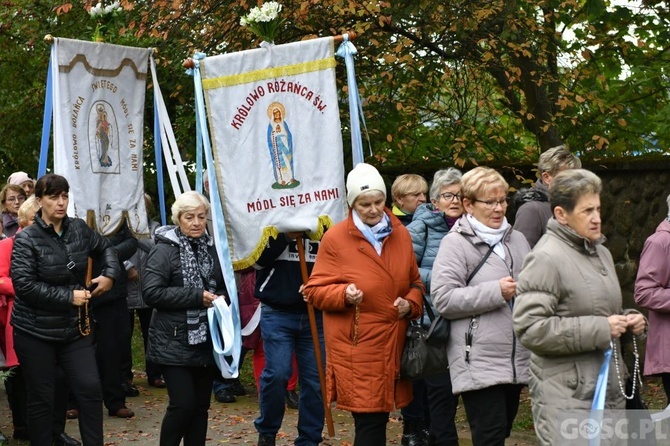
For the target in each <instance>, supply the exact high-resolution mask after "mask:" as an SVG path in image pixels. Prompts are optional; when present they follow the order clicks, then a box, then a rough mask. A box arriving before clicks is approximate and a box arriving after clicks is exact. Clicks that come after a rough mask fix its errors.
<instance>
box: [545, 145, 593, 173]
mask: <svg viewBox="0 0 670 446" xmlns="http://www.w3.org/2000/svg"><path fill="white" fill-rule="evenodd" d="M581 167H582V162H581V160H580V159H579V158H577V157H576V156H575V155H573V154H572V153H571V152H570V151H569V150H568V149H567V148H566V147H565V146H556V147H552V148H551V149H549V150H547V151H546V152H544V153H543V154H542V155H540V159H539V160H538V161H537V170H538V171H539V172H540V175H542V173H543V172H547V173H548V174H549V175H551V176H552V177H553V176H556V175H558V173H559V172H560V171H562V170H565V169H581Z"/></svg>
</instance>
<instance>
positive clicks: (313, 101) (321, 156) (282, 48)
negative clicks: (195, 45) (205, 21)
mask: <svg viewBox="0 0 670 446" xmlns="http://www.w3.org/2000/svg"><path fill="white" fill-rule="evenodd" d="M335 65H336V62H335V58H334V41H333V38H332V37H327V38H321V39H314V40H307V41H302V42H296V43H289V44H285V45H273V44H268V43H263V44H262V45H261V48H258V49H254V50H249V51H242V52H238V53H232V54H224V55H219V56H213V57H207V58H204V59H202V60H201V61H200V72H201V76H202V88H203V91H204V96H205V103H206V106H207V115H208V122H209V129H210V133H211V136H210V137H211V141H212V151H213V154H214V162H215V170H216V178H217V183H218V185H219V192H220V195H221V197H222V198H221V201H222V204H223V214H224V218H225V223H226V227H227V228H228V238H229V246H230V250H231V253H232V258H233V265H234V267H235V269H243V268H247V267H249V266H251V265H252V264H253V263H254V262H255V261H256V260H257V259H258V256H259V255H260V253H261V252H262V251H263V249H264V248H265V245H266V243H267V241H268V239H269V237H270V236H276V235H277V233H279V232H294V231H295V232H298V231H304V232H307V233H309V234H310V236H311V237H312V238H316V239H318V238H319V237H320V236H321V234H322V233H323V231H324V229H325V228H327V227H329V226H331V225H332V224H334V223H336V222H338V221H340V220H342V219H343V218H344V216H345V210H346V207H345V191H344V161H343V150H342V129H341V126H340V113H339V108H338V101H337V89H336V84H335Z"/></svg>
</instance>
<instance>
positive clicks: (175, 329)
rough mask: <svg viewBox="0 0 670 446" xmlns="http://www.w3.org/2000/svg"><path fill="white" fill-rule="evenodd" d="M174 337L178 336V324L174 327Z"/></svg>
mask: <svg viewBox="0 0 670 446" xmlns="http://www.w3.org/2000/svg"><path fill="white" fill-rule="evenodd" d="M174 337H175V338H176V337H177V326H176V325H175V327H174Z"/></svg>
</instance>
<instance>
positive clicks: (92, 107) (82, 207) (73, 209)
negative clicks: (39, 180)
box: [51, 38, 151, 235]
mask: <svg viewBox="0 0 670 446" xmlns="http://www.w3.org/2000/svg"><path fill="white" fill-rule="evenodd" d="M150 51H151V50H149V49H143V48H132V47H127V46H120V45H111V44H107V43H96V42H86V41H80V40H70V39H62V38H58V39H54V43H53V46H52V55H51V57H52V60H51V69H52V73H51V74H52V79H53V80H54V81H53V84H54V87H53V110H54V113H53V115H54V173H57V174H59V175H63V176H64V177H65V178H67V180H68V182H69V184H70V207H69V208H68V214H69V215H71V216H75V217H79V218H84V219H86V218H87V216H90V215H91V213H93V214H95V218H94V224H95V229H96V230H97V231H98V232H100V233H101V234H103V235H109V234H113V233H114V232H116V230H117V229H118V228H119V227H120V226H121V224H123V222H124V221H127V222H128V226H129V227H130V229H131V231H132V232H133V233H134V234H135V235H146V234H148V225H147V211H146V209H145V205H144V184H143V181H144V180H143V157H142V144H143V128H144V97H145V91H146V79H147V73H148V69H149V56H150Z"/></svg>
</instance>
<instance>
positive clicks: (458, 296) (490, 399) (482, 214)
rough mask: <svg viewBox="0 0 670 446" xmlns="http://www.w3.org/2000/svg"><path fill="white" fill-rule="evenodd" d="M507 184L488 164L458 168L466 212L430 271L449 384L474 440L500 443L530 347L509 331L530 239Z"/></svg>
mask: <svg viewBox="0 0 670 446" xmlns="http://www.w3.org/2000/svg"><path fill="white" fill-rule="evenodd" d="M508 189H509V186H508V185H507V182H506V181H505V179H504V178H503V177H502V176H501V175H500V174H499V173H498V172H496V171H495V170H493V169H491V168H488V167H477V168H475V169H472V170H471V171H469V172H468V173H466V174H465V175H463V178H462V179H461V194H462V200H463V207H464V208H465V212H466V214H465V215H463V216H462V217H461V218H460V219H458V221H456V223H454V226H453V227H452V228H451V231H450V232H449V233H448V234H447V235H446V236H444V238H443V239H442V242H441V243H440V249H439V250H438V252H437V256H436V257H435V262H434V263H433V274H432V278H431V293H430V295H431V297H432V299H433V305H434V307H435V309H436V310H437V311H438V312H439V313H440V314H441V315H442V316H444V317H445V318H447V319H450V320H451V334H450V335H449V342H448V345H447V355H448V358H449V369H450V371H451V383H452V389H453V393H454V394H460V395H461V398H462V400H463V406H465V413H466V415H467V417H468V422H469V423H470V431H471V433H472V442H473V444H474V445H475V446H502V445H504V444H505V438H506V437H508V436H509V434H510V431H511V429H512V421H514V417H515V416H516V413H517V409H518V408H519V395H520V394H521V388H522V386H523V385H524V384H526V383H527V382H528V360H529V356H530V354H529V352H528V351H527V350H526V349H525V348H523V347H522V346H521V345H520V344H519V343H518V341H517V339H516V338H515V336H514V330H513V329H512V307H513V306H514V296H515V295H516V278H517V276H518V274H519V271H520V270H521V264H522V263H523V258H524V256H525V255H526V254H527V253H528V251H529V250H530V247H529V246H528V242H527V241H526V238H525V237H524V236H523V234H521V233H520V232H518V231H515V230H513V229H512V227H511V226H510V224H509V223H508V222H507V219H506V218H505V211H506V210H507V192H508ZM480 263H481V267H479V268H478V265H479V264H480Z"/></svg>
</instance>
